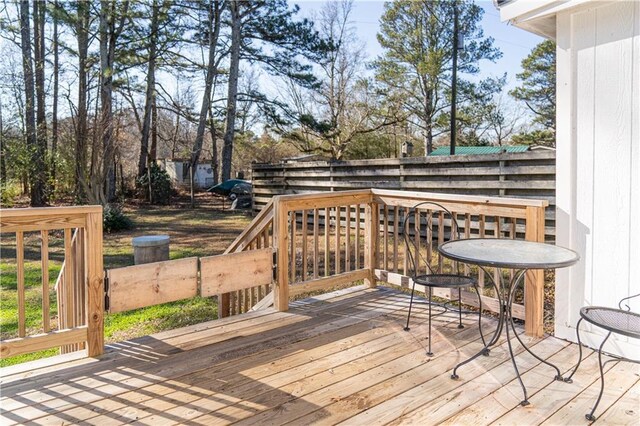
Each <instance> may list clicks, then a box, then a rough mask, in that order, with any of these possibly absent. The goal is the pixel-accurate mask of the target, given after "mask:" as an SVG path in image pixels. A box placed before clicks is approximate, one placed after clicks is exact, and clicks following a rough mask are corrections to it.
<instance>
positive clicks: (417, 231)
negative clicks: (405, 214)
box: [404, 210, 421, 275]
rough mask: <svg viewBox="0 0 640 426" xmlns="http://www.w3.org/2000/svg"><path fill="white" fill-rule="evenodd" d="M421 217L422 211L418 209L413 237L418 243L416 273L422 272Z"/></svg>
mask: <svg viewBox="0 0 640 426" xmlns="http://www.w3.org/2000/svg"><path fill="white" fill-rule="evenodd" d="M420 217H421V211H420V210H416V214H415V216H414V219H413V232H414V235H413V238H414V241H415V244H416V256H415V259H414V262H415V264H416V271H415V273H416V275H417V274H419V273H420V258H421V256H420V250H421V248H420V245H421V244H420ZM405 249H406V248H405ZM404 256H405V258H406V257H407V253H405V255H404Z"/></svg>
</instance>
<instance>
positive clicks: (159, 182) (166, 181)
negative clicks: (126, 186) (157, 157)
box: [136, 164, 171, 204]
mask: <svg viewBox="0 0 640 426" xmlns="http://www.w3.org/2000/svg"><path fill="white" fill-rule="evenodd" d="M150 174H151V203H152V204H169V202H170V201H171V178H170V177H169V174H168V173H167V171H166V170H163V169H161V168H160V167H159V166H158V165H157V164H151V173H150ZM136 186H137V187H138V190H139V191H140V192H139V193H140V194H141V195H144V197H145V198H147V199H149V175H148V174H146V175H144V176H143V177H141V178H138V179H137V180H136Z"/></svg>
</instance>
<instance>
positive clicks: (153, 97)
mask: <svg viewBox="0 0 640 426" xmlns="http://www.w3.org/2000/svg"><path fill="white" fill-rule="evenodd" d="M1 12H2V13H1V14H0V16H1V17H0V25H1V28H2V31H3V34H2V35H3V38H4V39H5V40H7V41H9V42H10V43H11V44H12V45H13V46H14V47H16V48H19V49H20V56H21V58H22V61H21V62H22V73H21V74H22V79H21V80H22V81H21V87H20V88H19V93H20V98H21V99H22V100H23V102H22V108H21V109H22V111H21V112H20V115H21V118H20V120H18V121H17V122H16V123H14V124H15V126H13V125H12V126H11V130H10V131H11V132H14V133H16V134H18V135H20V134H21V135H20V137H21V138H22V139H23V140H24V147H25V150H26V151H27V152H28V153H29V155H30V159H31V161H30V167H29V170H27V171H26V173H27V175H28V177H29V178H28V190H29V194H30V197H31V203H32V205H34V206H40V205H45V204H46V203H47V201H48V196H49V194H50V193H51V192H52V191H53V190H54V188H55V189H60V186H56V185H55V182H56V181H57V180H60V179H62V176H63V174H61V172H62V171H61V170H60V164H58V163H57V162H56V159H57V157H58V151H60V152H64V153H65V155H66V156H67V157H66V158H67V159H71V160H72V161H69V163H73V164H72V166H71V167H70V168H69V166H68V165H66V167H67V170H66V173H67V178H69V169H71V171H72V177H71V180H73V181H74V184H73V195H74V197H75V198H76V201H77V202H81V203H84V202H89V203H100V204H103V205H107V204H109V203H111V202H113V201H115V200H116V195H117V194H116V189H117V187H118V185H117V183H116V179H117V173H118V169H119V166H120V167H121V164H119V161H120V159H122V158H125V157H127V156H130V152H129V151H130V146H128V144H127V142H125V141H123V140H122V135H123V134H126V133H127V130H128V129H125V128H124V127H125V126H127V125H128V123H130V122H133V123H136V125H137V127H138V129H137V130H138V132H139V134H140V136H139V150H138V155H137V173H136V175H137V177H138V178H142V177H144V176H145V175H146V174H147V173H148V171H149V167H150V165H151V164H152V163H154V162H155V160H156V159H157V155H158V140H159V137H161V135H160V133H161V130H160V128H161V127H162V123H161V121H162V120H166V119H167V117H168V116H171V115H173V116H174V117H175V122H176V123H178V124H177V126H176V127H177V128H176V131H175V132H174V133H175V134H174V137H177V136H178V135H177V134H178V133H179V131H178V130H179V128H180V127H185V126H186V127H191V126H193V127H194V128H195V129H196V131H195V135H194V138H193V139H192V140H190V141H183V142H182V144H183V145H185V146H190V147H189V148H190V149H185V150H183V153H186V154H187V155H186V157H187V158H188V160H189V164H190V166H191V167H190V168H191V173H192V174H193V173H194V172H195V168H196V167H195V166H196V164H197V163H198V162H199V161H200V158H201V154H202V151H203V146H204V145H205V144H204V141H205V136H206V134H207V133H209V134H211V135H212V137H211V143H212V144H213V145H217V144H218V141H217V137H221V142H222V143H221V145H222V156H221V167H220V170H221V176H220V178H221V179H223V180H226V179H229V178H230V177H231V171H232V161H233V150H234V138H235V135H236V133H237V129H236V115H237V114H238V104H239V103H242V102H245V103H252V104H259V103H262V104H269V103H270V102H271V101H272V99H270V98H269V96H267V95H265V94H264V93H260V92H257V91H254V92H251V93H244V92H240V91H239V87H238V84H239V83H238V82H239V76H240V74H241V73H242V66H243V64H247V66H249V64H250V65H251V66H254V67H255V66H258V67H260V68H261V69H262V70H263V73H264V74H265V75H269V74H271V75H287V76H291V77H292V78H294V79H296V80H297V81H299V82H300V83H301V84H310V82H312V81H313V80H314V77H313V75H312V74H311V72H310V67H309V66H308V65H305V64H303V63H302V62H301V61H300V58H306V57H312V56H314V55H316V52H317V51H318V49H321V48H322V45H321V43H320V42H319V37H318V35H317V33H316V31H315V30H314V28H313V25H312V24H311V23H310V22H308V21H305V20H302V19H299V18H298V17H297V12H298V9H297V7H294V6H292V7H290V6H289V5H288V4H287V2H286V1H284V0H278V1H266V0H264V1H252V2H247V1H241V0H207V1H195V0H125V1H122V2H112V1H108V0H89V1H72V2H58V1H28V0H23V1H19V2H17V1H8V0H4V1H3V4H2V11H1ZM16 18H17V20H16ZM16 22H18V23H19V25H16V24H15V23H16ZM61 63H63V64H65V65H66V66H65V67H62V68H65V70H64V72H62V71H61V65H60V64H61ZM159 73H160V78H158V75H159ZM168 84H169V85H175V89H174V90H172V88H168V87H165V86H167V85H168ZM191 86H195V90H194V89H193V88H191V91H192V92H196V93H200V94H201V95H200V102H199V104H200V106H199V107H197V105H185V104H181V103H180V101H179V99H180V98H181V97H184V96H185V95H187V94H186V93H178V91H179V90H180V87H182V88H183V89H182V90H183V91H184V90H185V89H184V88H185V87H191ZM186 90H187V91H188V90H189V89H186ZM187 96H188V95H187ZM62 102H64V107H63V108H60V106H61V104H62ZM61 109H63V110H64V111H65V112H63V113H62V115H64V116H61ZM216 129H222V130H221V131H220V130H216ZM8 131H9V130H7V126H3V135H4V134H7V132H8ZM129 133H131V132H129ZM61 145H64V146H61ZM212 151H214V154H217V148H216V147H214V148H213V149H212ZM4 159H5V156H4V155H3V161H4Z"/></svg>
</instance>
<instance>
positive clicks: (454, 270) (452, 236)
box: [449, 211, 458, 274]
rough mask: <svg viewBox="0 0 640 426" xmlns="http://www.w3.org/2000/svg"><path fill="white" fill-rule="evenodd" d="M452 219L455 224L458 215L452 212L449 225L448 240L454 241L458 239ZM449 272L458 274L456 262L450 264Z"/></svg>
mask: <svg viewBox="0 0 640 426" xmlns="http://www.w3.org/2000/svg"><path fill="white" fill-rule="evenodd" d="M454 219H455V222H456V223H457V221H458V214H457V213H456V212H454V211H452V212H451V222H450V223H449V235H450V237H449V239H450V240H455V239H457V238H458V232H457V231H458V230H457V229H453V228H454V224H453V222H454ZM451 270H452V273H454V274H457V273H458V262H457V261H453V262H451Z"/></svg>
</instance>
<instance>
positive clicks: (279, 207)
mask: <svg viewBox="0 0 640 426" xmlns="http://www.w3.org/2000/svg"><path fill="white" fill-rule="evenodd" d="M284 204H285V203H284V202H282V201H281V199H280V197H279V196H276V197H275V199H274V202H273V238H274V240H275V241H274V244H273V245H274V247H275V248H276V282H275V283H274V286H273V306H274V307H275V308H276V309H277V310H279V311H287V310H289V262H288V252H287V245H288V239H289V232H288V220H289V214H288V213H289V212H288V211H287V209H286V208H285V205H284ZM294 220H295V219H294Z"/></svg>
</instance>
